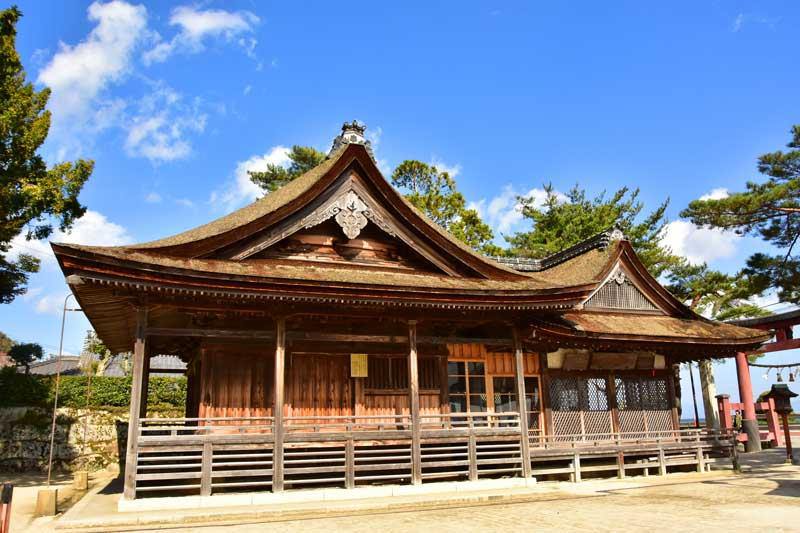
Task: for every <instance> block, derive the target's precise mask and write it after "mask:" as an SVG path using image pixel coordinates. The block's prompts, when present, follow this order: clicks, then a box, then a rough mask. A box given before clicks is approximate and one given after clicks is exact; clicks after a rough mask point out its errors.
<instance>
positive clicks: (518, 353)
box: [513, 326, 531, 479]
mask: <svg viewBox="0 0 800 533" xmlns="http://www.w3.org/2000/svg"><path fill="white" fill-rule="evenodd" d="M513 337H514V378H515V380H516V385H517V406H518V410H519V432H520V452H521V454H522V460H521V462H522V476H523V477H524V478H526V479H527V478H529V477H531V451H530V439H529V436H528V412H527V409H526V405H527V404H526V401H525V400H526V398H525V361H524V359H525V354H524V353H523V351H522V340H521V339H520V338H519V331H518V330H517V328H516V326H515V327H514V328H513Z"/></svg>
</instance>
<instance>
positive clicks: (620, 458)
mask: <svg viewBox="0 0 800 533" xmlns="http://www.w3.org/2000/svg"><path fill="white" fill-rule="evenodd" d="M617 477H618V478H620V479H625V452H622V451H621V452H619V453H618V454H617Z"/></svg>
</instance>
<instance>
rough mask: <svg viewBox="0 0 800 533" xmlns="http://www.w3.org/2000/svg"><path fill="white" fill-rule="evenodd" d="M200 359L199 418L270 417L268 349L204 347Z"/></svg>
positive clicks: (271, 369) (271, 370)
mask: <svg viewBox="0 0 800 533" xmlns="http://www.w3.org/2000/svg"><path fill="white" fill-rule="evenodd" d="M200 358H201V359H200V374H201V386H200V388H201V394H200V408H199V416H200V417H201V418H205V417H252V416H272V403H273V398H274V394H273V387H274V384H275V380H274V378H273V375H274V355H272V349H271V348H266V347H261V348H258V347H243V346H234V345H219V346H206V347H204V348H203V349H202V350H201V352H200Z"/></svg>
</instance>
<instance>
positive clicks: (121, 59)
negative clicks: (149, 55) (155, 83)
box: [37, 0, 148, 152]
mask: <svg viewBox="0 0 800 533" xmlns="http://www.w3.org/2000/svg"><path fill="white" fill-rule="evenodd" d="M88 18H89V20H90V21H92V22H96V23H97V25H96V26H95V27H94V28H93V29H92V31H91V32H90V33H89V35H87V37H86V39H84V40H83V41H81V42H80V43H78V44H76V45H74V46H70V45H68V44H65V43H59V50H58V52H56V54H55V55H54V56H53V58H52V59H51V60H50V62H49V63H48V64H47V65H46V66H45V67H44V68H43V69H42V70H41V71H40V72H39V76H38V80H37V81H38V82H39V83H42V84H44V85H46V86H48V87H49V88H50V89H51V90H52V96H51V98H50V102H49V105H48V108H49V109H50V111H52V113H53V130H54V133H55V134H56V135H57V136H59V138H66V137H72V136H70V135H69V133H68V132H75V131H76V130H77V131H80V130H82V129H84V130H89V131H95V132H96V131H100V130H102V129H104V128H106V127H108V126H109V125H110V124H111V123H112V122H113V121H114V120H115V119H116V117H118V116H119V113H120V112H121V111H122V109H123V108H124V102H123V101H121V100H118V99H103V98H102V95H103V92H104V90H105V89H107V88H108V87H109V86H111V85H113V84H115V83H118V82H119V81H121V80H122V79H124V78H125V76H126V75H127V74H128V73H129V72H130V70H131V58H132V55H133V52H134V51H135V49H136V48H137V47H138V46H139V44H140V43H141V42H142V41H143V40H144V39H145V38H146V36H147V35H148V32H147V10H146V9H145V7H144V6H140V5H132V4H129V3H126V2H123V1H120V0H114V1H111V2H107V3H105V4H103V3H100V2H94V3H93V4H91V5H90V6H89V9H88ZM65 142H67V141H66V139H65ZM77 142H78V141H76V140H75V138H74V137H72V138H71V143H68V144H71V146H69V147H68V149H79V147H77V148H76V143H77ZM64 152H66V150H64Z"/></svg>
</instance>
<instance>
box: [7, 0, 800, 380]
mask: <svg viewBox="0 0 800 533" xmlns="http://www.w3.org/2000/svg"><path fill="white" fill-rule="evenodd" d="M20 8H21V9H22V11H23V13H24V15H25V16H24V18H23V19H22V21H21V22H20V24H19V28H18V29H19V37H18V48H19V50H20V52H21V55H22V58H23V61H24V63H25V66H26V68H27V72H28V76H29V78H30V79H32V80H35V81H37V83H39V84H47V85H48V86H50V87H51V88H52V90H53V96H52V98H51V106H50V107H51V109H52V110H53V114H54V115H53V128H52V130H51V136H50V138H49V139H48V142H47V144H46V146H45V148H44V153H45V155H46V156H47V158H48V160H50V161H57V160H61V159H74V158H76V157H88V158H93V159H94V160H95V161H96V168H95V172H94V174H93V176H92V177H91V179H90V181H89V182H88V183H87V185H86V187H85V189H84V192H83V193H82V195H81V199H82V201H83V202H84V203H85V204H86V205H87V206H88V208H89V213H88V214H87V215H86V217H84V219H83V220H82V221H79V223H78V224H77V225H76V227H75V229H74V231H73V233H72V234H71V235H67V236H63V235H56V236H55V237H54V240H72V241H76V242H84V243H92V244H125V243H130V242H136V241H146V240H150V239H154V238H158V237H162V236H165V235H168V234H172V233H175V232H178V231H181V230H184V229H186V228H189V227H193V226H196V225H198V224H201V223H204V222H207V221H208V220H210V219H211V218H214V217H216V216H219V215H222V214H224V213H226V212H228V211H230V210H232V209H234V208H236V207H239V206H241V205H243V204H245V203H246V202H248V201H250V200H252V199H253V198H255V197H256V196H257V191H256V190H255V188H254V187H253V186H251V185H250V184H249V183H248V180H247V178H246V173H245V170H246V169H247V168H259V167H260V166H263V165H265V164H266V162H269V161H272V162H277V163H281V162H284V161H285V150H286V147H288V146H291V145H292V144H311V145H313V146H316V147H318V148H320V149H327V148H328V147H329V145H330V141H331V140H332V138H333V137H334V136H335V135H336V134H337V133H338V129H339V126H340V125H341V123H342V122H343V121H345V120H351V119H354V118H355V119H358V120H360V121H363V122H365V123H366V124H367V125H368V128H369V129H368V132H369V133H370V135H371V138H372V141H373V144H374V146H375V147H376V154H377V157H378V159H379V161H380V162H381V165H382V167H383V168H385V169H391V168H393V167H394V165H396V164H397V163H399V162H400V161H402V160H404V159H408V158H414V159H420V160H424V161H429V162H435V163H437V164H438V165H440V166H443V167H446V168H448V169H450V170H451V171H455V172H456V178H457V181H458V185H459V188H460V189H461V190H462V191H463V192H464V194H465V195H466V196H467V198H468V199H469V200H470V202H472V203H473V204H474V205H475V206H477V207H478V208H479V209H480V210H481V212H482V213H483V215H484V217H485V218H486V219H487V220H488V221H489V222H490V223H491V224H492V225H493V226H494V228H495V229H496V231H497V233H498V241H499V242H502V238H501V237H500V234H501V233H509V232H513V231H514V230H519V229H523V228H524V227H525V224H524V222H523V221H521V220H520V217H519V214H518V211H517V210H516V208H515V200H514V198H515V195H516V194H522V193H528V192H532V193H533V194H537V189H538V190H539V192H540V189H541V187H542V185H543V184H544V183H547V182H552V183H553V184H554V185H555V187H556V188H557V189H559V190H562V191H563V190H566V189H568V188H569V187H571V186H572V185H574V184H576V183H578V184H580V185H581V186H583V187H585V188H586V189H588V190H589V191H590V192H591V193H598V192H600V191H602V190H605V189H608V190H614V189H616V188H618V187H622V186H632V187H640V188H641V197H642V199H643V200H644V201H645V203H646V204H647V206H649V207H655V206H656V205H657V204H658V203H660V202H661V201H663V200H664V199H665V198H667V197H669V198H670V199H671V202H672V203H671V207H670V210H669V214H670V217H671V220H672V221H673V224H672V225H671V226H670V232H669V236H668V238H669V242H670V244H671V245H672V246H673V247H674V248H675V249H676V250H677V251H679V252H681V253H683V254H684V255H687V257H689V258H690V259H692V260H695V261H702V260H706V261H709V262H710V264H711V265H712V266H714V267H717V268H721V269H723V270H728V271H734V270H736V269H737V268H738V267H739V266H741V264H742V262H743V261H744V259H745V258H746V256H747V255H748V254H749V253H750V252H751V251H753V250H755V249H762V248H763V245H761V244H760V243H758V242H757V241H755V240H753V239H741V238H736V237H734V236H732V235H728V234H723V233H720V232H713V231H707V230H700V229H698V228H694V227H693V226H691V225H690V224H689V223H688V222H686V221H680V220H678V219H677V213H678V212H679V211H680V209H681V208H683V207H684V206H685V205H686V204H687V203H688V202H689V201H691V200H693V199H695V198H699V197H702V196H704V195H710V194H716V195H719V194H724V191H725V190H730V191H733V190H737V189H740V188H741V187H742V185H743V183H744V181H745V180H746V179H749V178H754V177H756V173H755V159H756V157H757V156H758V155H759V154H761V153H764V152H766V151H771V150H775V149H778V148H782V147H783V146H784V145H785V143H786V142H787V141H788V138H789V136H788V131H789V128H790V126H791V125H792V124H795V123H800V109H799V108H798V105H797V87H798V86H800V71H798V69H796V68H794V65H796V60H797V58H796V44H797V32H796V30H797V28H798V27H800V5H799V4H797V3H796V2H788V1H787V2H760V3H758V4H756V3H753V2H736V1H725V2H723V1H709V2H669V3H661V4H656V3H649V2H646V3H645V2H613V3H612V2H605V3H597V2H571V3H566V2H549V3H536V4H534V3H522V2H520V3H516V2H458V3H445V2H426V3H418V4H412V3H402V4H386V3H376V2H369V3H358V2H345V3H342V2H304V3H302V5H301V4H300V3H291V2H282V3H266V2H252V1H242V2H225V3H222V2H200V3H188V2H158V3H152V4H138V3H135V2H132V3H125V2H121V1H117V2H108V3H103V2H96V3H88V2H78V1H69V2H48V3H44V2H28V1H23V2H20ZM17 250H24V251H27V252H33V253H36V254H38V255H40V256H41V257H42V258H43V262H44V264H43V268H42V272H41V273H40V274H37V275H35V276H33V278H32V279H31V283H30V291H29V294H28V295H26V296H25V297H22V298H19V299H18V300H17V301H16V302H14V303H12V304H10V305H4V306H0V324H2V327H1V329H2V330H4V331H6V332H7V333H8V334H9V335H11V336H12V337H13V338H16V339H18V340H26V341H38V342H40V343H42V344H43V345H44V346H45V348H46V349H47V350H48V351H56V350H57V345H58V332H59V318H60V317H59V313H60V307H61V302H62V301H63V297H64V295H66V293H67V290H66V287H65V285H64V284H63V280H62V279H61V276H60V273H59V271H58V269H57V267H56V266H55V264H54V263H53V262H52V258H51V255H50V254H49V251H48V250H47V247H46V246H45V245H44V243H30V242H28V243H24V242H23V243H19V246H18V247H17ZM772 301H773V300H770V299H769V297H767V298H766V299H765V300H764V301H763V303H764V304H769V303H772ZM771 308H772V309H781V306H772V307H771ZM87 328H88V323H87V322H86V321H85V320H84V319H83V318H82V317H81V316H80V315H79V314H78V313H75V314H72V315H70V316H69V317H68V324H67V335H66V340H65V349H66V351H71V352H75V351H78V350H79V349H80V345H81V340H82V338H83V335H84V333H85V330H86V329H87ZM769 359H770V361H775V362H779V361H800V355H798V354H795V353H789V354H783V355H775V356H771V357H770V358H769ZM717 374H718V376H717V377H718V383H719V389H720V390H721V391H725V392H730V393H731V395H732V396H736V393H735V372H734V370H733V365H732V364H730V363H726V364H724V365H720V366H719V370H718V372H717ZM753 374H754V379H755V382H754V388H755V389H756V390H761V389H766V388H768V387H767V386H768V385H769V383H770V382H771V380H770V381H764V380H763V379H762V378H761V377H760V375H761V372H754V373H753ZM784 377H785V376H784ZM685 383H687V382H686V381H685ZM687 384H688V383H687Z"/></svg>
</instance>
